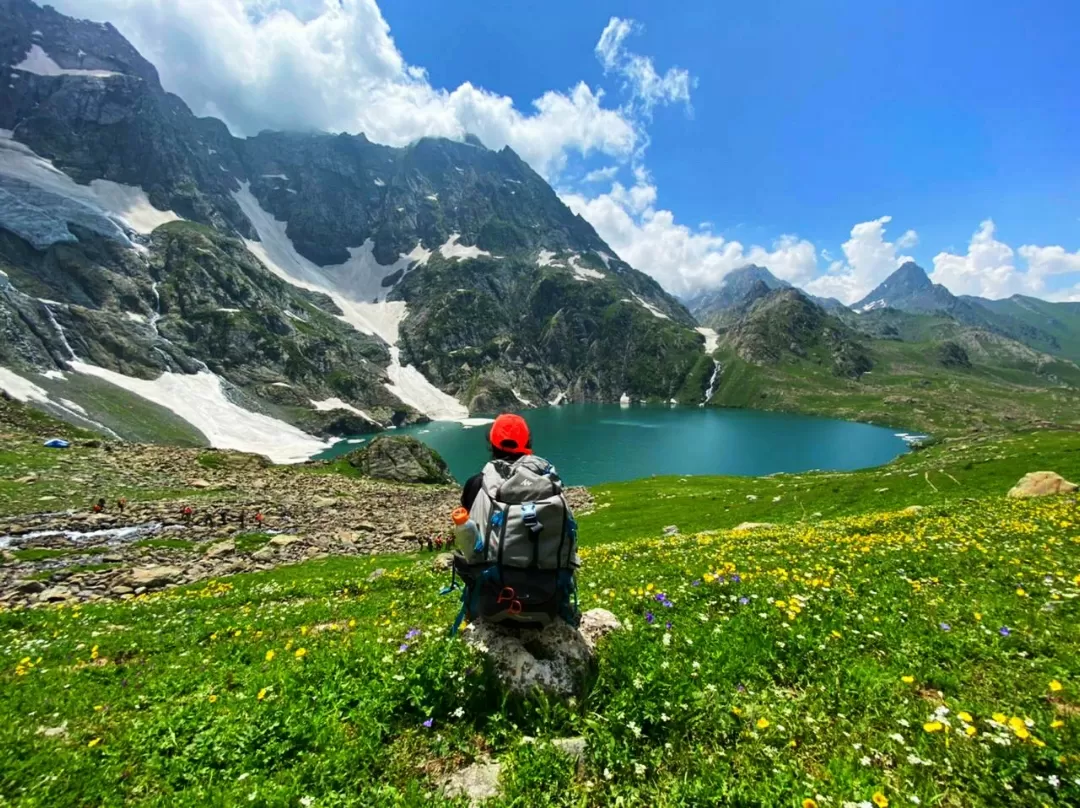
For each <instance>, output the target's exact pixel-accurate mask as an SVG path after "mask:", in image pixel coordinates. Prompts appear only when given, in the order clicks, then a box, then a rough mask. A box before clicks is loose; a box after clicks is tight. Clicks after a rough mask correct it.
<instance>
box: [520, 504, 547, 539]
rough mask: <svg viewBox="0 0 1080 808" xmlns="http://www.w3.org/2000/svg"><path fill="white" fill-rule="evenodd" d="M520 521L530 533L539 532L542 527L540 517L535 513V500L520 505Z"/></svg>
mask: <svg viewBox="0 0 1080 808" xmlns="http://www.w3.org/2000/svg"><path fill="white" fill-rule="evenodd" d="M521 521H522V522H524V523H525V526H526V527H527V528H529V530H530V531H531V532H532V533H539V532H540V531H541V530H543V528H544V526H543V525H541V524H540V517H538V516H537V515H536V503H535V502H526V503H524V504H523V505H522V506H521Z"/></svg>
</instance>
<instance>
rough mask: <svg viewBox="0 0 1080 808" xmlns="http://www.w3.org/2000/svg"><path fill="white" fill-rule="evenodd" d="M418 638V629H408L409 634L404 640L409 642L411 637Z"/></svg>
mask: <svg viewBox="0 0 1080 808" xmlns="http://www.w3.org/2000/svg"><path fill="white" fill-rule="evenodd" d="M419 636H420V629H418V628H411V629H409V633H408V634H406V635H405V639H406V640H411V639H412V638H413V637H419Z"/></svg>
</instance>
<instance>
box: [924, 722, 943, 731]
mask: <svg viewBox="0 0 1080 808" xmlns="http://www.w3.org/2000/svg"><path fill="white" fill-rule="evenodd" d="M922 728H923V729H924V730H926V731H927V732H941V730H943V729H944V728H945V725H944V724H942V723H941V722H940V721H927V722H926V723H925V724H923V725H922Z"/></svg>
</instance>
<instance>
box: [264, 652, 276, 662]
mask: <svg viewBox="0 0 1080 808" xmlns="http://www.w3.org/2000/svg"><path fill="white" fill-rule="evenodd" d="M266 661H267V662H273V661H274V651H273V649H270V650H269V651H267V652H266Z"/></svg>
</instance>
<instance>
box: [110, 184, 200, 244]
mask: <svg viewBox="0 0 1080 808" xmlns="http://www.w3.org/2000/svg"><path fill="white" fill-rule="evenodd" d="M90 187H91V188H92V189H93V190H94V195H95V196H96V197H97V200H98V202H99V203H100V204H101V206H102V207H104V208H105V210H107V211H109V212H111V213H112V214H114V215H115V216H117V217H119V218H120V219H121V220H122V221H123V222H124V223H125V224H127V225H128V227H129V228H130V229H131V230H134V231H135V232H136V233H141V234H143V235H149V234H150V233H152V232H153V231H154V229H155V228H158V227H161V225H163V224H168V223H169V222H178V221H180V220H181V219H180V217H179V216H177V215H176V213H175V212H174V211H171V210H158V209H157V208H155V207H154V206H153V205H152V204H151V203H150V197H148V196H147V195H146V191H144V190H143V189H142V188H138V187H136V186H134V185H121V184H120V183H118V182H112V181H110V180H93V181H92V182H91V183H90Z"/></svg>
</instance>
